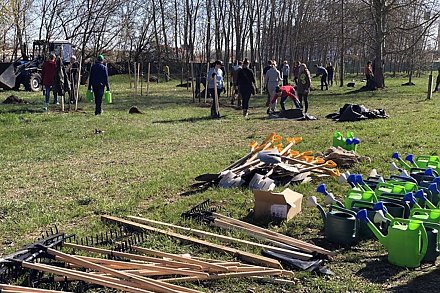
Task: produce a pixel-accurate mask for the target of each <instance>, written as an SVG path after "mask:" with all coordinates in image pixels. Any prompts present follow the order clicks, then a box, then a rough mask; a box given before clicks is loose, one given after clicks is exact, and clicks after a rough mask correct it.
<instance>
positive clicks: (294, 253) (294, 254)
mask: <svg viewBox="0 0 440 293" xmlns="http://www.w3.org/2000/svg"><path fill="white" fill-rule="evenodd" d="M128 218H129V219H130V220H133V221H135V222H138V223H142V224H153V225H154V224H156V225H162V226H166V227H170V228H174V229H179V230H182V231H186V232H189V233H192V234H194V235H197V236H200V237H203V238H206V237H213V238H217V239H220V240H223V241H226V242H229V243H231V242H237V243H242V244H247V245H251V246H255V247H261V248H264V249H269V250H271V251H274V252H277V253H281V254H284V255H288V256H291V257H294V258H297V259H301V260H310V259H311V258H312V257H313V256H312V255H311V254H305V253H302V252H299V251H298V252H297V251H291V250H287V249H283V248H279V247H274V246H269V245H265V244H261V243H256V242H251V241H247V240H243V239H238V238H233V237H229V236H224V235H220V234H215V233H211V232H206V231H202V230H197V229H191V228H187V227H182V226H177V225H173V224H169V223H164V222H160V221H153V220H149V219H145V218H140V217H134V216H128Z"/></svg>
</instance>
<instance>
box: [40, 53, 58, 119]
mask: <svg viewBox="0 0 440 293" xmlns="http://www.w3.org/2000/svg"><path fill="white" fill-rule="evenodd" d="M56 71H57V64H56V62H55V54H50V55H49V60H46V61H44V63H43V68H42V70H41V79H42V84H43V94H44V97H45V100H44V110H47V107H48V104H49V98H50V91H51V90H53V86H54V84H55V73H56ZM53 103H54V104H58V96H57V93H56V92H55V91H54V92H53Z"/></svg>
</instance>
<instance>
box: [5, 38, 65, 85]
mask: <svg viewBox="0 0 440 293" xmlns="http://www.w3.org/2000/svg"><path fill="white" fill-rule="evenodd" d="M50 53H54V54H55V55H56V56H57V57H60V58H62V60H63V63H64V64H67V63H69V62H70V57H71V56H72V53H73V50H72V44H71V43H70V42H69V41H64V40H54V41H49V42H48V41H44V40H36V41H34V42H33V46H32V55H30V56H26V55H25V56H23V57H22V58H20V59H18V60H17V61H15V62H12V63H0V88H3V89H6V90H8V89H14V90H18V89H19V88H20V85H23V86H24V88H25V90H27V91H33V92H36V91H39V90H41V68H42V66H43V62H44V60H45V58H47V56H48V55H49V54H50Z"/></svg>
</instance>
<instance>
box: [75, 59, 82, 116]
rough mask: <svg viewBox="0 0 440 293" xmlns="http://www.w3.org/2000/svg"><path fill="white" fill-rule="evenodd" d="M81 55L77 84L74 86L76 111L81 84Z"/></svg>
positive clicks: (76, 109)
mask: <svg viewBox="0 0 440 293" xmlns="http://www.w3.org/2000/svg"><path fill="white" fill-rule="evenodd" d="M81 64H82V56H81V57H79V68H78V84H77V86H76V93H75V94H76V97H75V111H78V100H79V87H80V85H81V69H82V65H81Z"/></svg>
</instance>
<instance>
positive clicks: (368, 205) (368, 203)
mask: <svg viewBox="0 0 440 293" xmlns="http://www.w3.org/2000/svg"><path fill="white" fill-rule="evenodd" d="M355 204H361V205H364V206H360V207H358V208H365V207H369V208H372V207H373V203H371V202H369V201H365V200H352V201H351V207H352V208H353V207H355Z"/></svg>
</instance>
